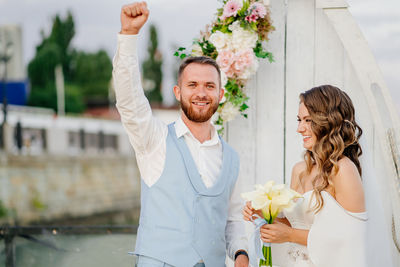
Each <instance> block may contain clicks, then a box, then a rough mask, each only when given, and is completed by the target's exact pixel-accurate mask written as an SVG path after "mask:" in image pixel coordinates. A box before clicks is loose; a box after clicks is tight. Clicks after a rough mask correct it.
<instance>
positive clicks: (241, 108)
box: [240, 103, 249, 111]
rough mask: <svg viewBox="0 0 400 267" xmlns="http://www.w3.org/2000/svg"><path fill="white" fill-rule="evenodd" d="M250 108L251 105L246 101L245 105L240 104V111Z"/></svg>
mask: <svg viewBox="0 0 400 267" xmlns="http://www.w3.org/2000/svg"><path fill="white" fill-rule="evenodd" d="M248 108H249V106H248V105H246V103H243V105H241V106H240V111H245V110H246V109H248Z"/></svg>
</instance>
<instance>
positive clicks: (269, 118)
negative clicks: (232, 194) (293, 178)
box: [256, 0, 286, 184]
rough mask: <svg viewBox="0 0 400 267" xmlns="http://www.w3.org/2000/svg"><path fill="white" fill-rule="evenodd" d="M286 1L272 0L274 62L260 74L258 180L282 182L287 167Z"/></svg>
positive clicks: (257, 114)
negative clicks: (285, 138) (285, 158)
mask: <svg viewBox="0 0 400 267" xmlns="http://www.w3.org/2000/svg"><path fill="white" fill-rule="evenodd" d="M284 2H285V1H282V0H274V1H272V2H271V5H272V6H271V12H272V20H273V25H274V26H275V31H274V32H272V33H271V35H270V41H269V42H268V45H267V49H268V51H270V52H272V53H273V55H274V59H275V62H273V63H269V62H268V61H267V60H264V61H263V63H262V64H260V68H259V71H258V73H257V104H256V116H257V119H256V120H257V132H256V143H257V146H256V182H257V183H260V184H264V183H265V182H266V181H268V180H275V181H276V182H278V183H283V166H284V153H283V152H284V121H283V119H284V110H283V108H282V107H283V102H284V67H285V66H284V64H285V61H284V60H285V54H284V52H285V50H284V43H285V19H286V18H285V13H286V6H285V3H284Z"/></svg>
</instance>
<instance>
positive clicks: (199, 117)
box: [180, 96, 219, 122]
mask: <svg viewBox="0 0 400 267" xmlns="http://www.w3.org/2000/svg"><path fill="white" fill-rule="evenodd" d="M193 101H209V102H210V104H208V105H209V107H208V109H207V110H203V112H196V111H195V110H194V108H193V106H192V102H193ZM180 102H181V107H182V110H183V112H184V113H185V115H186V117H187V118H188V119H189V120H191V121H193V122H206V121H208V120H209V119H210V118H211V117H212V115H214V113H215V112H216V111H217V109H218V106H219V103H218V101H216V100H215V101H213V100H212V99H210V98H207V97H203V98H196V99H194V100H191V101H190V102H185V101H183V99H182V96H181V101H180Z"/></svg>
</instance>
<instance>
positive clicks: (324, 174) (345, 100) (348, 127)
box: [300, 85, 362, 212]
mask: <svg viewBox="0 0 400 267" xmlns="http://www.w3.org/2000/svg"><path fill="white" fill-rule="evenodd" d="M300 103H304V105H305V106H306V108H307V110H308V112H309V114H310V117H311V120H312V122H311V130H312V131H313V133H314V134H315V136H316V142H315V144H314V146H313V148H312V150H311V151H309V150H307V151H306V152H305V154H304V160H305V162H306V164H307V168H306V170H305V171H303V172H302V173H301V174H300V179H302V177H304V176H305V175H306V174H308V175H310V174H311V171H312V168H313V167H314V166H316V168H317V175H316V177H315V178H314V179H313V189H314V193H313V194H314V195H315V196H316V200H317V201H316V204H315V206H314V210H315V212H319V211H320V210H321V209H322V207H323V206H324V200H323V198H322V196H321V191H323V190H325V189H326V188H328V187H329V186H331V185H332V179H331V178H332V177H333V176H334V175H336V174H337V172H338V171H339V166H338V161H339V160H340V159H342V158H343V157H345V156H346V157H348V158H349V159H350V160H351V161H352V162H353V163H354V164H355V165H356V167H357V169H358V172H359V173H360V175H361V165H360V161H359V159H358V157H359V156H360V155H361V154H362V150H361V146H360V144H359V143H358V140H359V139H360V137H361V135H362V129H361V128H360V126H359V125H358V124H357V123H356V121H355V118H354V106H353V103H352V101H351V99H350V98H349V96H348V95H347V94H346V93H345V92H343V91H342V90H340V89H339V88H337V87H334V86H331V85H322V86H319V87H315V88H312V89H310V90H308V91H306V92H304V93H302V94H300Z"/></svg>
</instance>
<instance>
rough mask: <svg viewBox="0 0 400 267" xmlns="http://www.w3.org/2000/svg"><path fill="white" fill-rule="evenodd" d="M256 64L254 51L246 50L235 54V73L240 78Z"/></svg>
mask: <svg viewBox="0 0 400 267" xmlns="http://www.w3.org/2000/svg"><path fill="white" fill-rule="evenodd" d="M253 62H254V54H253V50H251V49H246V50H243V51H240V52H238V53H236V54H235V61H234V63H233V69H234V72H235V73H236V74H237V75H238V76H239V75H240V73H242V72H243V71H244V70H245V69H246V68H249V67H251V65H252V64H253Z"/></svg>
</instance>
